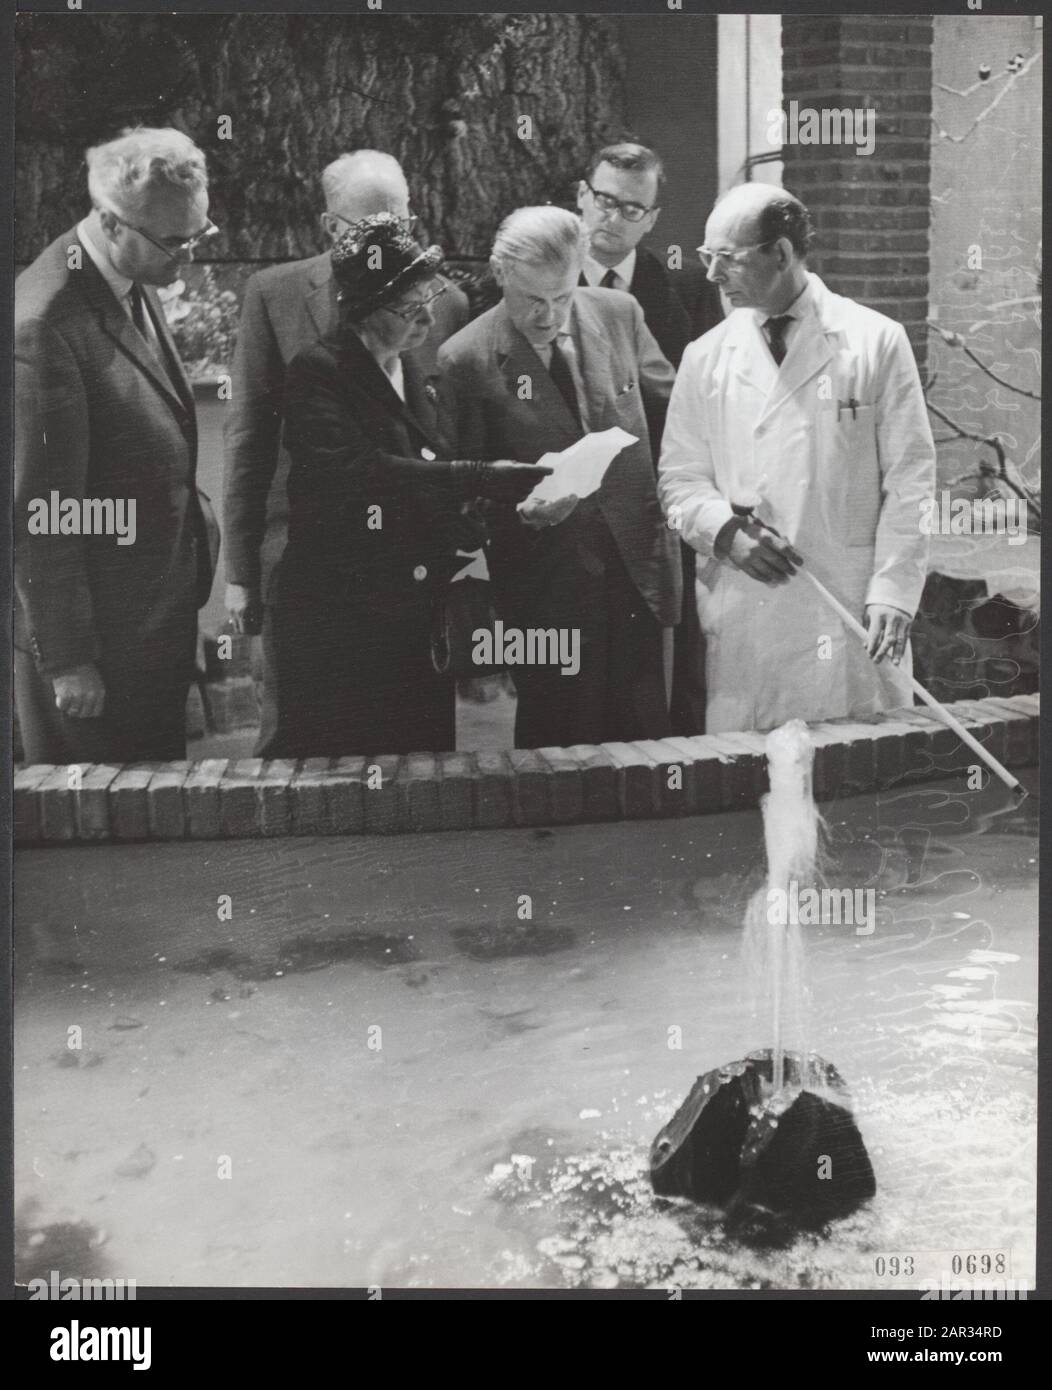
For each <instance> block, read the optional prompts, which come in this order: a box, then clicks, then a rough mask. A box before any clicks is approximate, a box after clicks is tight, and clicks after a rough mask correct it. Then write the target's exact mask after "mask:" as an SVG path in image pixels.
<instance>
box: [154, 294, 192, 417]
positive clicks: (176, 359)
mask: <svg viewBox="0 0 1052 1390" xmlns="http://www.w3.org/2000/svg"><path fill="white" fill-rule="evenodd" d="M142 291H143V296H144V298H145V299H147V300H148V301H149V305H150V312H151V313H152V315H153V324H154V327H155V328H156V330H157V337H158V339H159V341H160V344H161V351H162V352H163V353H164V354H165V356H166V358H167V363H168V365H169V367H170V368H171V371H170V373H169V379H172V378H174V381H173V385H174V386H175V388H176V393H177V395H179V396H180V397H181V399H182V402H183V405H185V406H186V408H187V410H189V411H190V413H191V415H192V414H193V406H194V392H193V388H192V387H191V385H190V379H189V377H188V376H187V375H186V368H185V367H184V366H183V363H182V359H181V358H180V356H179V350H178V349H177V348H176V346H175V339H174V338H173V337H172V331H171V329H170V328H169V327H168V320H167V319H166V318H165V316H164V308H163V306H162V304H161V301H160V297H159V296H158V294H157V291H156V290H155V289H154V288H153V286H152V285H143V287H142Z"/></svg>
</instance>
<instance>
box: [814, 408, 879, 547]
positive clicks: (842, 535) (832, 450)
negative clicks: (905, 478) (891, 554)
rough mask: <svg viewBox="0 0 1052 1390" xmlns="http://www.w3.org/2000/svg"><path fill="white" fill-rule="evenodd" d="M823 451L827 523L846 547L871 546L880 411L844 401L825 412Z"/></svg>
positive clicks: (874, 528)
mask: <svg viewBox="0 0 1052 1390" xmlns="http://www.w3.org/2000/svg"><path fill="white" fill-rule="evenodd" d="M823 415H824V418H823V420H822V426H823V428H822V431H821V438H822V451H823V471H824V473H825V478H826V487H827V490H828V492H827V495H828V496H829V498H830V499H831V503H832V505H831V510H830V516H829V525H830V527H831V529H832V532H833V534H834V536H836V537H838V538H839V540H840V543H841V544H842V545H844V546H849V547H851V546H871V545H872V544H873V542H874V540H875V538H876V532H877V522H878V520H879V518H880V460H879V456H878V452H877V432H876V431H877V422H876V410H875V408H874V407H873V406H872V405H858V404H856V405H855V406H854V407H853V408H852V407H850V406H847V405H844V404H842V403H840V402H837V403H833V408H832V409H830V410H828V411H825V412H823Z"/></svg>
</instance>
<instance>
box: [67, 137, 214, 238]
mask: <svg viewBox="0 0 1052 1390" xmlns="http://www.w3.org/2000/svg"><path fill="white" fill-rule="evenodd" d="M85 158H86V159H87V163H88V192H89V193H90V194H91V201H92V202H93V203H94V204H95V206H96V207H102V208H106V209H107V210H109V211H111V212H117V213H118V214H122V213H130V214H132V215H133V216H135V215H136V214H138V213H140V212H141V211H142V207H143V204H144V203H145V201H146V199H147V198H148V197H149V194H150V192H151V191H152V190H153V189H155V188H159V187H163V186H165V185H167V186H168V187H170V188H179V189H182V190H183V191H184V192H185V193H186V194H187V195H188V196H190V197H193V196H195V195H196V194H198V193H203V192H204V191H205V190H206V189H207V188H208V167H207V165H206V164H205V157H204V154H203V153H202V152H201V151H200V150H199V149H198V148H197V146H196V145H195V144H194V142H193V141H192V140H191V139H190V137H189V135H184V134H183V132H182V131H181V130H173V129H170V128H168V129H154V128H152V127H150V126H135V127H129V129H127V130H124V131H122V132H121V134H120V136H119V137H118V138H117V139H116V140H110V141H108V142H107V143H106V144H104V145H93V146H92V148H91V149H90V150H88V152H87V154H86V156H85Z"/></svg>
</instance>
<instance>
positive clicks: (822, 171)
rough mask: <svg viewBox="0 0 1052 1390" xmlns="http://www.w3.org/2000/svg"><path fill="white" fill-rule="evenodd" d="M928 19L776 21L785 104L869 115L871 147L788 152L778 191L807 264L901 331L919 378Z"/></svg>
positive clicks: (796, 147)
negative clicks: (809, 246) (807, 226)
mask: <svg viewBox="0 0 1052 1390" xmlns="http://www.w3.org/2000/svg"><path fill="white" fill-rule="evenodd" d="M931 53H932V20H931V17H930V16H928V17H924V16H917V15H913V16H903V17H901V18H897V17H896V18H888V19H883V18H879V17H875V16H872V15H858V16H840V17H838V18H827V17H824V16H818V15H783V17H782V93H783V96H782V102H783V110H784V111H785V112H786V113H787V121H788V113H789V103H790V102H793V101H795V102H796V103H797V109H798V112H803V111H804V109H805V108H811V109H813V110H816V111H818V112H821V110H822V108H823V107H825V108H827V109H828V108H835V109H840V110H844V109H847V108H850V109H852V110H854V109H855V108H861V109H870V108H871V109H872V110H873V111H874V112H875V113H876V122H875V132H876V133H875V146H874V150H873V153H872V154H870V155H859V154H856V153H855V149H854V147H853V146H851V145H844V144H833V143H828V144H802V143H796V144H793V143H789V140H788V135H789V131H790V127H789V125H788V123H787V127H786V129H787V142H786V144H785V146H784V148H783V152H782V157H783V161H784V173H783V176H782V182H783V184H784V186H785V187H786V188H787V189H789V190H790V192H792V193H795V194H796V196H797V197H798V198H800V199H801V200H802V201H803V202H804V203H806V204H807V206H808V208H809V209H810V210H811V215H812V217H813V219H814V223H815V231H816V237H815V248H814V251H813V252H812V254H811V258H810V264H811V267H812V269H814V270H815V271H816V272H817V273H818V274H819V275H821V277H822V279H823V280H824V281H825V282H826V284H828V285H829V287H830V289H831V290H833V291H834V292H835V293H837V294H843V295H847V296H849V297H850V298H851V299H857V300H858V301H859V302H860V303H862V304H868V305H869V306H870V308H873V309H879V310H880V312H881V313H884V314H887V315H888V316H889V317H890V318H893V319H896V320H898V322H900V323H902V324H903V325H904V327H905V328H906V331H907V332H908V333H909V336H910V341H911V342H912V344H913V350H914V352H915V354H916V356H917V360H918V363H919V364H920V368H921V373H922V375H923V372H924V361H925V355H926V349H927V329H926V328H925V325H924V320H925V318H926V317H927V314H928V279H929V264H928V236H929V228H930V209H931V158H930V144H931V109H932V64H931Z"/></svg>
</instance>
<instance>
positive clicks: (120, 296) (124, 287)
mask: <svg viewBox="0 0 1052 1390" xmlns="http://www.w3.org/2000/svg"><path fill="white" fill-rule="evenodd" d="M97 235H98V234H97V231H96V229H95V227H94V226H93V225H92V221H91V218H90V217H85V218H84V220H83V221H82V222H78V223H77V236H78V237H80V240H81V242H82V244H83V246H84V250H85V251H87V253H88V255H89V256H90V257H91V260H92V262H93V264H94V266H95V268H96V270H97V271H98V272H99V274H100V275H101V276H102V278H103V279H104V280H105V281H106V283H107V285H109V287H110V289H111V290H112V291H113V293H114V295H115V297H116V299H117V302H118V304H123V303H124V300H125V298H126V297H127V294H128V291H129V290H130V289H131V287H132V285H133V283H134V281H132V280H129V279H128V277H127V276H126V275H122V274H121V273H120V271H119V270H114V268H113V265H112V264H111V262H110V258H109V256H107V254H106V252H105V250H104V249H103V248H102V246H100V245H99V243H98V241H97V240H96V237H97Z"/></svg>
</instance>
